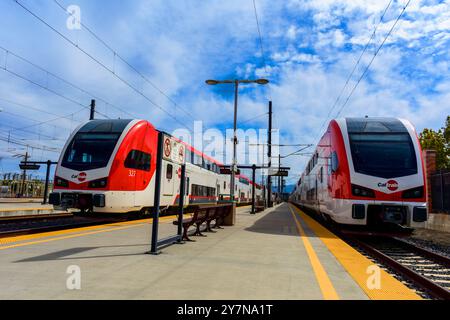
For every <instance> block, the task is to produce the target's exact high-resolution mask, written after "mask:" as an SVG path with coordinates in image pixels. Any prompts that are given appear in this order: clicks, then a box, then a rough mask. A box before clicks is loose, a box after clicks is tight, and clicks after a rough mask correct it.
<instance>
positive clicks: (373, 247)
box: [300, 208, 450, 300]
mask: <svg viewBox="0 0 450 320" xmlns="http://www.w3.org/2000/svg"><path fill="white" fill-rule="evenodd" d="M300 209H302V210H303V211H304V212H305V213H307V214H308V215H309V216H310V217H311V218H313V219H314V220H316V221H317V222H319V223H320V224H322V225H323V226H324V227H325V228H327V229H329V230H330V231H332V232H333V233H334V234H336V235H337V236H339V237H340V238H341V239H343V240H344V241H346V242H347V243H348V244H349V245H351V246H352V247H354V248H355V249H357V250H358V251H360V252H362V253H363V254H365V255H366V256H368V257H369V258H372V259H374V260H375V261H377V262H378V263H379V264H380V265H381V266H385V267H388V268H389V269H390V270H392V271H393V272H394V273H396V274H397V275H399V276H400V278H402V279H405V280H407V281H408V282H409V283H410V284H411V285H412V286H413V287H414V288H415V289H418V290H419V291H421V292H423V293H426V294H427V295H428V296H431V297H432V298H433V299H441V300H450V258H449V257H447V256H443V255H440V254H438V253H435V252H433V251H430V250H427V249H425V248H423V247H419V246H416V245H414V244H412V243H409V242H407V241H405V240H402V239H400V238H398V237H395V236H388V235H381V236H380V235H379V234H377V233H369V232H367V233H366V234H364V233H362V232H361V233H352V232H350V233H346V232H345V231H343V230H341V229H339V228H338V227H337V226H336V225H334V224H331V223H329V222H327V221H324V220H323V219H321V218H319V217H318V216H317V215H316V214H314V213H312V212H311V211H309V210H305V208H300Z"/></svg>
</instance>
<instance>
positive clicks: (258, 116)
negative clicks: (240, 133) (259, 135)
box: [239, 112, 269, 125]
mask: <svg viewBox="0 0 450 320" xmlns="http://www.w3.org/2000/svg"><path fill="white" fill-rule="evenodd" d="M268 114H269V113H268V112H265V113H262V114H260V115H257V116H254V117H251V118H249V119H247V120H244V121H240V122H239V124H240V125H242V124H244V123H247V122H251V121H253V120H256V119H259V118H261V117H263V116H266V115H268Z"/></svg>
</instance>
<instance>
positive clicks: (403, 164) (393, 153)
mask: <svg viewBox="0 0 450 320" xmlns="http://www.w3.org/2000/svg"><path fill="white" fill-rule="evenodd" d="M349 138H350V149H351V154H352V160H353V166H354V168H355V171H356V172H358V173H362V174H366V175H370V176H375V177H381V178H395V177H404V176H408V175H412V174H416V173H417V160H416V153H415V150H414V145H413V144H412V141H411V137H410V136H409V134H407V133H350V134H349Z"/></svg>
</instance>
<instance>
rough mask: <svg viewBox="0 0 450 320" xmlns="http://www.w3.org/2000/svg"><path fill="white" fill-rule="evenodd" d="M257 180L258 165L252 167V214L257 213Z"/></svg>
mask: <svg viewBox="0 0 450 320" xmlns="http://www.w3.org/2000/svg"><path fill="white" fill-rule="evenodd" d="M255 180H256V165H253V166H252V181H253V183H252V211H251V213H252V214H254V213H255V183H256V182H255Z"/></svg>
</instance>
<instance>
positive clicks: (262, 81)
mask: <svg viewBox="0 0 450 320" xmlns="http://www.w3.org/2000/svg"><path fill="white" fill-rule="evenodd" d="M205 82H206V84H208V85H216V84H224V83H229V84H230V83H234V121H233V161H232V168H231V180H230V198H231V201H232V202H234V189H235V176H236V169H237V168H236V165H237V160H236V145H237V136H236V130H237V104H238V89H239V84H240V83H257V84H261V85H264V84H267V83H269V80H267V79H256V80H248V79H243V80H238V79H235V80H206V81H205Z"/></svg>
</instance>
